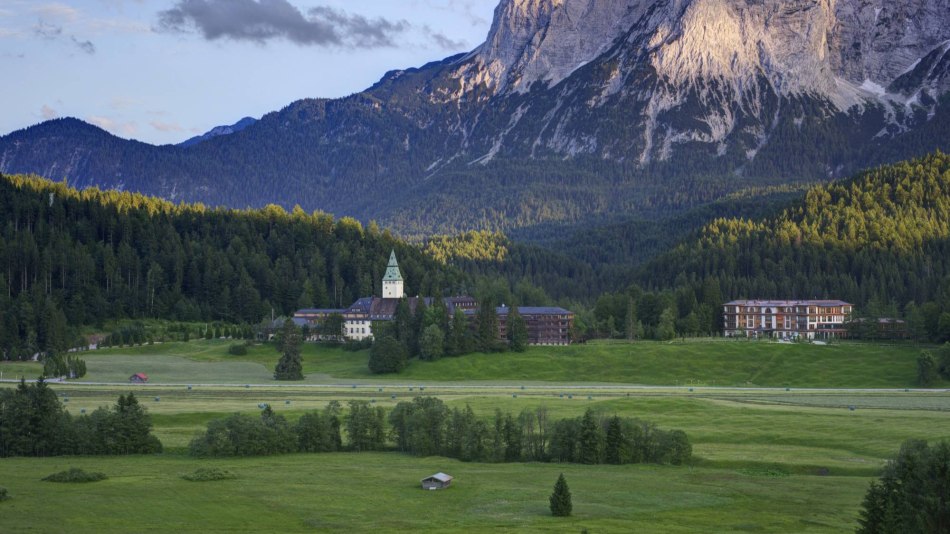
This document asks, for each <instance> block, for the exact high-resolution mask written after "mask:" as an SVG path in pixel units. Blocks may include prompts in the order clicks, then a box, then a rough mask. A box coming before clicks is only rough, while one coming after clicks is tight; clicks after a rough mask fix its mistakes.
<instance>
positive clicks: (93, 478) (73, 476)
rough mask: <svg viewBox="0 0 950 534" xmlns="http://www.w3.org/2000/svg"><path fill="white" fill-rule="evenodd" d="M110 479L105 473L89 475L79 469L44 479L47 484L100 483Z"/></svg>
mask: <svg viewBox="0 0 950 534" xmlns="http://www.w3.org/2000/svg"><path fill="white" fill-rule="evenodd" d="M107 478H109V477H107V476H106V475H105V473H87V472H85V471H83V470H82V469H80V468H78V467H72V468H70V469H69V470H68V471H60V472H59V473H53V474H52V475H50V476H48V477H46V478H44V479H43V480H44V481H46V482H98V481H100V480H105V479H107Z"/></svg>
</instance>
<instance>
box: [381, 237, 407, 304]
mask: <svg viewBox="0 0 950 534" xmlns="http://www.w3.org/2000/svg"><path fill="white" fill-rule="evenodd" d="M404 296H405V291H404V289H403V279H402V273H401V272H399V262H397V261H396V250H395V249H393V251H392V252H390V253H389V265H388V266H387V267H386V274H385V275H383V298H386V299H401V298H403V297H404Z"/></svg>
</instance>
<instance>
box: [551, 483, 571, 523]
mask: <svg viewBox="0 0 950 534" xmlns="http://www.w3.org/2000/svg"><path fill="white" fill-rule="evenodd" d="M548 501H549V502H550V504H551V515H553V516H555V517H567V516H569V515H571V512H572V511H573V510H574V504H573V502H572V498H571V489H570V488H569V487H567V480H565V479H564V473H561V474H560V476H558V477H557V482H555V483H554V493H552V494H551V497H550V498H549V499H548Z"/></svg>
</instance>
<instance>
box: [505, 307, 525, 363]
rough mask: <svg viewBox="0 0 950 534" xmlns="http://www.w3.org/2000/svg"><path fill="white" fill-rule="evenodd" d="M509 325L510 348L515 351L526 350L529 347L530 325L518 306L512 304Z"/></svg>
mask: <svg viewBox="0 0 950 534" xmlns="http://www.w3.org/2000/svg"><path fill="white" fill-rule="evenodd" d="M507 326H508V343H509V348H510V349H511V350H513V351H515V352H524V351H525V350H526V349H527V348H528V325H527V324H525V322H524V317H522V316H521V314H520V313H519V312H518V307H517V306H512V307H511V311H510V312H508V323H507Z"/></svg>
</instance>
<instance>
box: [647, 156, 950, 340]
mask: <svg viewBox="0 0 950 534" xmlns="http://www.w3.org/2000/svg"><path fill="white" fill-rule="evenodd" d="M711 280H712V281H715V283H716V284H718V286H719V288H720V289H721V292H722V295H723V297H724V298H725V299H727V300H728V299H731V298H816V297H817V298H837V299H843V300H846V301H849V302H853V303H855V304H857V306H858V311H859V312H860V313H869V314H873V315H891V316H893V315H905V316H907V317H908V318H911V319H919V320H918V321H916V323H917V324H918V325H919V326H920V328H922V329H924V330H926V331H927V332H926V334H927V335H928V336H929V337H932V338H939V337H940V335H939V333H938V332H937V329H938V328H939V316H940V315H941V313H944V312H948V311H950V156H947V155H946V154H941V153H937V154H934V155H931V156H928V157H925V158H922V159H917V160H912V161H908V162H904V163H900V164H896V165H890V166H885V167H880V168H877V169H874V170H870V171H867V172H864V173H862V174H859V175H857V176H856V177H854V178H852V179H850V180H846V181H842V182H838V183H835V184H831V185H827V186H820V187H815V188H813V189H811V190H810V191H809V192H808V193H807V194H806V195H805V198H804V199H803V201H802V202H800V203H799V204H798V205H796V206H794V207H791V208H789V209H786V210H785V211H783V212H782V213H781V214H780V215H777V216H775V217H770V218H766V219H760V220H750V219H743V218H720V219H717V220H716V221H715V222H713V223H712V224H709V225H708V226H706V227H705V228H704V229H703V231H702V233H701V236H700V237H699V238H698V239H696V240H693V241H689V242H686V243H683V244H680V245H678V246H677V247H676V248H674V249H673V250H671V251H670V252H668V253H666V254H664V255H662V256H660V257H659V258H657V259H656V260H654V261H652V262H649V263H647V264H646V265H645V266H644V267H643V268H642V270H641V272H640V274H639V275H638V277H637V281H638V283H639V284H641V285H642V286H643V287H646V288H654V289H661V288H682V287H694V288H696V290H697V292H698V293H699V292H701V291H700V290H699V288H700V287H701V286H702V285H703V283H704V282H708V281H711ZM700 300H701V299H700ZM948 320H950V317H948ZM947 327H948V328H950V324H948V325H947ZM948 333H950V332H948Z"/></svg>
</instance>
